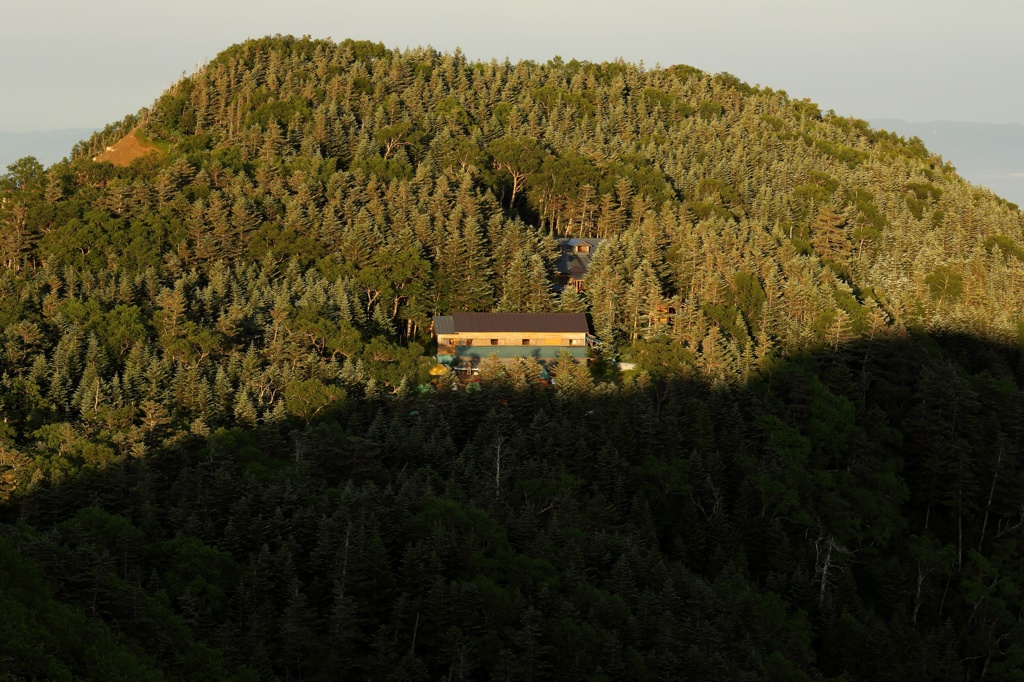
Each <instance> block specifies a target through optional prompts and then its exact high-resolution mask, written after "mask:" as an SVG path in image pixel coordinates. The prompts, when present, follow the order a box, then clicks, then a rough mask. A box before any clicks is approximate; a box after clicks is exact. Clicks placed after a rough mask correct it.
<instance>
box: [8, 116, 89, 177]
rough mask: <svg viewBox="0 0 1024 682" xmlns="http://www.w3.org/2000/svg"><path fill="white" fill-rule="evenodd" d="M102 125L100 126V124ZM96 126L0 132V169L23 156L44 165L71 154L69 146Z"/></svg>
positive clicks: (85, 136)
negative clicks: (32, 158)
mask: <svg viewBox="0 0 1024 682" xmlns="http://www.w3.org/2000/svg"><path fill="white" fill-rule="evenodd" d="M101 127H102V126H101ZM98 129H99V127H97V128H63V129H60V130H36V131H32V132H27V133H12V132H0V169H2V168H7V166H9V165H10V164H12V163H14V162H15V161H17V160H18V159H20V158H22V157H25V156H34V157H36V158H37V159H38V160H39V162H40V163H42V164H43V165H44V166H50V165H52V164H54V163H57V162H58V161H60V160H61V159H63V158H64V157H65V156H67V157H70V156H71V148H72V147H74V146H75V144H77V143H78V142H80V141H81V140H85V139H87V138H88V137H89V136H90V135H92V134H93V133H94V132H96V130H98Z"/></svg>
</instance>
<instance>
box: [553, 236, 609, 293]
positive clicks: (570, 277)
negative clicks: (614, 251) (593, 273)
mask: <svg viewBox="0 0 1024 682" xmlns="http://www.w3.org/2000/svg"><path fill="white" fill-rule="evenodd" d="M603 241H604V240H603V239H597V238H591V237H587V238H576V237H563V238H561V239H559V240H558V246H559V249H560V250H561V254H560V255H559V257H558V260H557V261H555V288H556V289H558V290H562V289H564V288H565V287H570V286H571V287H572V288H573V289H575V290H576V291H583V278H584V277H585V276H586V274H587V270H588V269H589V268H590V259H591V258H592V257H593V255H594V252H595V251H597V248H598V247H599V246H600V245H601V242H603Z"/></svg>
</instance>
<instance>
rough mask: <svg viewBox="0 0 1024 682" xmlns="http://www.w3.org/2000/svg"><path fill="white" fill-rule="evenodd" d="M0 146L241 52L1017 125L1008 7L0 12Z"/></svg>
mask: <svg viewBox="0 0 1024 682" xmlns="http://www.w3.org/2000/svg"><path fill="white" fill-rule="evenodd" d="M0 10H2V11H0V17H2V19H0V63H2V64H3V67H2V68H0V131H30V130H48V129H56V128H74V127H87V126H101V125H104V124H106V123H110V122H112V121H115V120H120V119H121V118H123V117H124V115H125V114H128V113H134V112H136V111H138V109H139V108H141V107H143V106H149V105H150V104H151V103H152V102H153V100H154V99H155V98H156V97H157V96H158V95H159V94H160V93H161V92H162V91H163V90H164V89H165V88H166V87H167V86H168V85H169V84H170V83H171V82H172V81H174V80H175V78H176V77H178V76H179V75H181V73H182V72H191V71H192V70H193V68H194V66H195V65H196V64H200V63H202V62H204V61H207V60H209V59H211V58H213V57H214V56H215V55H216V54H217V53H218V52H220V51H221V50H223V49H224V48H226V47H228V46H229V45H231V44H233V43H235V42H239V41H241V40H244V39H246V38H248V37H259V36H263V35H267V34H274V33H282V34H288V33H290V34H294V35H307V34H308V35H311V36H314V37H330V38H333V39H334V40H342V39H344V38H356V39H369V40H373V41H380V42H383V43H384V44H385V45H387V46H388V47H400V48H404V47H415V46H418V45H432V46H433V47H434V48H436V49H438V50H442V51H451V50H454V49H455V48H456V47H460V48H461V49H462V51H463V53H465V54H466V56H467V57H468V58H470V59H473V60H477V59H482V60H490V59H491V58H492V57H494V58H498V59H504V58H505V57H506V56H508V57H510V58H511V59H513V60H516V59H521V58H527V59H535V60H538V61H546V60H548V59H549V58H551V57H553V56H554V55H556V54H557V55H561V56H562V57H563V58H564V59H565V60H566V61H568V60H570V59H573V58H576V59H580V60H589V61H602V60H611V59H615V58H617V57H622V58H623V59H625V60H627V61H631V62H640V61H643V62H644V63H645V64H646V65H647V66H649V67H653V66H655V64H659V63H660V64H661V65H662V66H669V65H672V64H680V63H683V64H690V65H692V66H696V67H699V68H701V69H704V70H705V71H709V72H712V73H716V72H719V71H728V72H730V73H733V74H735V75H736V76H738V77H739V78H740V79H742V80H745V81H747V82H748V83H751V84H761V85H768V86H771V87H773V88H777V89H783V90H786V91H787V92H788V93H789V94H790V96H792V97H796V98H802V97H809V98H811V99H812V100H814V101H816V102H818V103H819V104H820V105H821V107H822V109H834V110H835V111H836V112H838V113H840V114H843V115H853V116H857V117H858V118H865V119H867V118H883V117H884V118H900V119H906V120H911V121H928V120H956V121H979V122H989V123H1020V124H1024V88H1022V87H1021V76H1020V67H1021V66H1022V65H1024V39H1022V38H1024V36H1022V33H1024V1H1022V0H975V1H974V2H967V1H965V0H860V1H859V2H858V1H854V0H841V1H840V0H701V1H700V2H694V1H691V0H675V1H670V0H661V1H655V0H586V1H581V0H547V1H546V2H542V1H540V0H516V1H513V0H506V1H505V2H501V3H494V2H488V1H487V0H475V1H474V0H415V1H414V0H377V1H376V2H371V1H368V0H364V1H362V2H351V1H349V0H333V1H327V0H290V1H288V2H284V1H282V0H278V1H276V2H270V1H269V0H244V1H243V0H175V1H169V0H160V1H154V0H131V1H129V0H89V1H88V2H86V1H84V0H0Z"/></svg>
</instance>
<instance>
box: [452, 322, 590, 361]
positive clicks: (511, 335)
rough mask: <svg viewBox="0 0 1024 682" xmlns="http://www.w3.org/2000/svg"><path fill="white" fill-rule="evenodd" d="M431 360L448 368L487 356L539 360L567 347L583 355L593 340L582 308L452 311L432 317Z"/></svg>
mask: <svg viewBox="0 0 1024 682" xmlns="http://www.w3.org/2000/svg"><path fill="white" fill-rule="evenodd" d="M434 338H435V339H436V340H437V361H438V362H439V363H441V364H445V365H448V366H450V367H458V368H461V367H476V366H477V365H478V364H479V363H480V360H482V359H483V358H486V357H488V356H491V355H497V356H498V358H500V359H509V360H511V359H513V358H533V359H535V360H537V361H538V362H540V363H541V364H547V363H550V362H552V361H554V360H555V359H556V358H557V357H558V355H559V353H560V352H562V351H568V352H569V354H570V355H572V357H574V358H576V360H578V361H583V360H586V358H587V348H588V347H589V346H591V345H593V343H594V341H595V340H596V339H594V337H593V336H591V335H590V325H589V324H588V323H587V316H586V315H584V314H583V313H454V314H452V315H437V316H435V317H434Z"/></svg>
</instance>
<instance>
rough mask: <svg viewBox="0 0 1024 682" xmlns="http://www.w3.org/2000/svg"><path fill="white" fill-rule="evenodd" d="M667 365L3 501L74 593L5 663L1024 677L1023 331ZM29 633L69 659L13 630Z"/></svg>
mask: <svg viewBox="0 0 1024 682" xmlns="http://www.w3.org/2000/svg"><path fill="white" fill-rule="evenodd" d="M661 369H662V371H661V373H660V375H659V372H657V371H655V372H654V377H653V378H652V379H650V381H640V382H636V381H634V382H627V384H628V387H626V386H623V387H619V388H617V389H616V390H608V389H607V388H604V389H601V388H593V387H587V386H575V387H573V388H572V389H571V391H572V392H570V389H568V388H566V387H559V386H557V381H556V387H555V388H541V387H531V388H529V389H526V390H516V389H513V388H512V387H509V386H505V385H502V384H501V383H500V382H496V383H494V384H492V385H485V386H483V387H482V389H481V390H479V391H476V392H465V391H458V392H450V393H449V392H444V393H430V394H424V395H418V394H414V395H412V396H411V397H408V398H404V399H394V398H376V399H359V400H352V401H349V402H347V403H345V404H344V405H343V406H342V407H340V408H339V409H338V410H336V411H334V412H333V413H330V414H327V415H323V416H321V417H318V418H317V419H316V420H314V421H312V422H311V423H309V424H303V423H300V422H284V423H277V424H270V425H261V426H257V427H254V428H249V429H245V428H239V427H234V428H224V429H220V430H218V431H216V432H214V433H212V434H211V435H209V436H208V437H198V436H194V435H186V436H182V437H181V438H180V439H178V440H177V441H176V442H174V443H173V444H172V445H169V446H167V447H165V448H162V449H160V450H158V451H154V452H153V453H151V454H150V455H148V456H146V457H144V458H141V459H135V460H129V461H124V462H121V463H118V464H115V465H111V466H107V467H105V468H101V469H90V470H81V471H78V472H77V473H74V474H73V475H70V476H68V477H66V478H64V479H63V480H61V481H60V482H59V483H56V482H47V481H43V482H39V483H37V484H35V486H34V488H33V489H32V490H31V491H30V492H28V493H25V494H20V495H16V496H14V497H13V498H12V499H10V500H9V501H7V502H6V503H5V504H3V505H2V506H0V520H2V522H3V526H2V529H3V535H2V536H0V542H2V543H4V544H3V546H0V549H3V550H4V552H6V553H7V554H8V555H9V556H8V563H9V564H12V565H13V564H19V565H21V569H23V570H22V573H18V572H16V571H12V575H15V574H16V575H22V574H24V575H30V574H31V575H32V576H35V577H34V578H31V579H30V578H25V579H24V580H25V581H26V582H25V584H26V585H35V587H33V588H32V589H31V590H28V591H29V592H32V591H33V590H34V591H36V592H38V591H40V590H42V591H43V593H45V594H47V595H49V596H48V597H47V600H46V602H45V603H46V604H52V608H51V607H50V606H47V607H46V608H43V607H42V606H39V607H37V608H36V610H35V612H34V615H33V614H32V613H31V612H30V611H29V612H26V613H24V614H22V615H21V616H19V617H20V618H21V619H22V620H19V621H17V622H18V623H19V627H20V628H21V629H20V630H17V629H14V630H11V631H10V632H9V633H8V634H7V635H5V636H6V637H8V638H9V641H8V642H7V645H8V650H9V651H12V652H13V655H11V656H8V657H7V658H6V659H4V660H3V661H0V663H3V664H4V665H6V666H8V667H9V669H10V671H11V674H13V675H15V677H17V676H18V675H21V676H26V677H32V676H36V677H46V676H47V675H48V674H49V673H52V672H53V671H59V670H62V669H63V668H62V667H61V666H64V667H66V668H68V669H70V670H75V669H76V667H77V669H78V670H79V671H86V674H85V675H84V677H86V678H88V677H91V676H94V675H99V674H101V673H102V674H104V675H106V674H111V673H112V671H113V673H117V674H121V675H128V676H133V675H135V674H138V673H140V671H143V672H145V673H146V675H147V676H149V677H151V678H153V679H158V678H159V676H160V675H166V676H167V677H172V678H173V677H188V676H198V677H208V678H218V677H238V678H242V679H274V678H281V679H307V678H308V679H328V678H332V677H335V676H337V675H344V674H346V673H347V674H348V675H350V676H352V677H355V678H366V677H372V678H378V677H379V678H393V679H425V680H426V679H438V678H439V677H449V678H450V679H456V678H458V679H489V678H491V677H492V676H498V675H500V676H502V677H506V678H508V679H543V678H558V679H618V678H627V677H628V678H631V679H660V678H663V677H664V676H666V675H669V676H671V675H673V674H678V673H680V671H686V674H687V675H690V674H692V675H693V676H694V677H713V678H718V679H725V678H730V679H735V678H740V677H769V678H780V679H781V678H787V679H812V678H816V677H817V678H820V677H832V678H839V677H841V676H844V675H846V676H852V677H869V678H872V679H895V678H903V679H945V678H949V679H954V678H955V679H962V678H963V676H964V675H965V674H968V675H971V676H973V677H978V676H984V675H988V676H992V677H999V672H1000V671H1001V670H1003V671H1009V670H1012V669H1014V666H1015V665H1016V662H1017V661H1019V660H1020V659H1019V658H1018V657H1019V656H1021V655H1022V652H1021V649H1020V647H1021V645H1020V644H1018V643H1016V642H1020V641H1024V638H1018V637H1016V634H1015V633H1017V632H1019V630H1020V628H1021V627H1022V626H1021V621H1020V619H1019V613H1020V610H1021V607H1022V603H1021V600H1020V596H1019V595H1020V592H1019V589H1018V588H1019V587H1024V568H1022V566H1024V562H1022V561H1021V558H1022V557H1021V556H1020V550H1019V549H1018V546H1017V543H1018V542H1020V541H1021V540H1022V539H1024V537H1022V534H1021V522H1022V521H1024V461H1022V458H1021V456H1020V455H1021V452H1022V449H1024V426H1022V425H1024V390H1022V387H1024V354H1022V351H1021V348H1020V347H1018V346H1015V345H1009V344H1000V343H994V342H991V341H988V340H984V339H981V338H977V337H971V336H967V335H921V334H914V335H910V336H907V337H903V338H885V339H877V340H874V341H856V342H852V343H848V344H845V345H842V346H839V347H837V348H826V349H820V350H815V351H811V352H806V353H802V354H800V355H796V356H794V357H790V358H785V359H779V360H775V361H773V362H771V363H770V364H768V365H766V366H765V367H764V368H763V370H762V371H761V372H760V373H759V374H758V375H757V376H756V377H754V378H753V379H751V380H750V381H747V382H737V383H732V382H723V381H720V382H708V381H704V380H701V379H698V378H694V377H695V376H696V375H695V374H690V375H689V376H690V378H682V377H681V376H679V375H680V374H682V372H675V371H674V370H675V368H667V367H663V368H661ZM8 580H9V583H8V584H7V585H6V587H5V590H6V594H4V593H0V598H4V599H6V603H7V604H8V606H10V605H11V604H15V603H19V602H18V599H19V598H20V597H18V596H17V595H18V594H19V593H18V592H17V589H16V588H17V582H16V581H15V579H14V578H9V579H8ZM10 581H15V582H10ZM33 581H34V582H33ZM37 597H38V594H37ZM25 598H27V597H25ZM47 609H49V610H47ZM60 609H65V610H66V611H67V613H71V614H72V615H71V616H69V615H67V613H65V612H64V611H60ZM59 613H64V616H62V617H64V618H65V619H66V622H70V623H79V625H78V626H76V627H77V628H78V631H77V633H76V632H71V631H68V629H67V627H68V626H60V625H57V624H55V622H54V620H53V619H55V618H56V614H59ZM72 616H73V617H72ZM68 619H69V620H68ZM76 619H77V620H76ZM11 632H13V633H14V634H11ZM90 632H92V633H94V634H93V635H92V637H93V642H94V643H93V644H89V643H88V642H84V641H81V638H82V637H84V634H83V633H90ZM96 632H100V633H101V634H102V637H101V636H100V635H96V634H95V633H96ZM29 636H33V637H43V641H45V642H47V645H46V646H45V647H44V648H43V651H38V650H36V653H35V654H34V657H33V656H30V655H29V654H28V653H25V652H26V651H28V650H29V648H31V647H29V648H25V647H22V648H13V649H11V648H10V644H11V642H16V641H20V640H19V639H18V638H19V637H20V638H24V637H29ZM104 638H105V639H104ZM95 642H100V643H102V646H101V647H100V649H101V650H95V647H96V646H100V645H98V644H95ZM111 651H115V652H117V653H118V655H119V656H120V658H118V657H116V656H112V655H108V654H110V652H111ZM104 652H105V653H104ZM101 654H102V655H101ZM112 661H113V662H112ZM47 666H50V667H47ZM117 666H121V667H117ZM1000 666H1002V667H1000ZM118 671H120V672H118ZM126 671H127V672H126Z"/></svg>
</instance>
